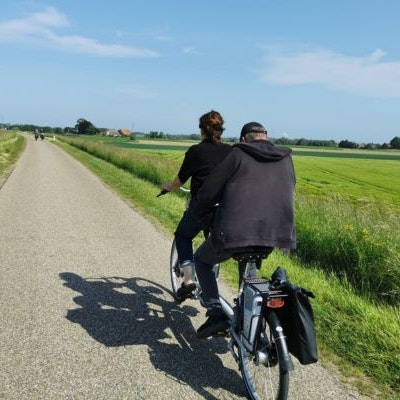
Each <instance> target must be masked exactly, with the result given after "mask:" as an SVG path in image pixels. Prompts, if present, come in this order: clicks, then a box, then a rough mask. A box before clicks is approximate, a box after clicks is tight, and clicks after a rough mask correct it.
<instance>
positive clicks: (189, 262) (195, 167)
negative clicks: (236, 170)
mask: <svg viewBox="0 0 400 400" xmlns="http://www.w3.org/2000/svg"><path fill="white" fill-rule="evenodd" d="M223 124H224V120H223V118H222V116H221V114H220V113H219V112H217V111H214V110H211V111H210V112H208V113H206V114H204V115H202V116H201V117H200V120H199V128H200V130H201V138H202V141H201V142H200V143H198V144H195V145H193V146H191V147H190V148H189V149H188V150H187V152H186V153H185V157H184V160H183V163H182V165H181V167H180V170H179V172H178V175H177V176H176V177H175V179H174V180H173V181H172V182H165V183H163V185H162V186H161V188H162V189H163V190H166V191H168V192H170V191H172V190H176V189H178V188H179V187H181V186H182V185H183V184H184V183H185V182H187V181H188V180H189V178H191V182H190V195H191V199H192V200H193V199H194V198H195V196H196V194H197V192H198V190H199V189H200V187H201V186H202V185H203V183H204V181H205V179H206V177H207V176H208V175H209V174H210V172H211V171H212V170H213V169H214V168H215V167H216V166H217V165H218V164H219V163H220V162H221V161H222V160H223V159H224V158H225V157H226V156H227V155H228V153H229V151H230V149H231V146H230V145H228V144H225V143H222V142H221V136H222V133H223V131H224V130H225V128H224V127H223ZM192 200H191V201H190V203H189V206H188V208H187V210H186V211H185V212H184V214H183V216H182V219H181V220H180V222H179V224H178V227H177V229H176V231H175V241H176V249H177V252H178V260H179V264H180V266H181V268H182V270H183V273H184V282H183V283H182V286H181V287H180V288H179V289H178V291H177V294H176V297H177V299H178V301H179V302H182V301H184V300H185V299H186V298H188V297H190V295H191V293H192V292H193V290H194V289H196V285H195V283H194V282H193V271H194V261H193V246H192V243H193V238H194V237H195V236H196V235H197V234H198V233H199V232H200V231H201V230H202V229H204V228H205V226H204V220H202V222H200V221H199V220H198V219H197V218H194V216H193V214H192V204H193V201H192Z"/></svg>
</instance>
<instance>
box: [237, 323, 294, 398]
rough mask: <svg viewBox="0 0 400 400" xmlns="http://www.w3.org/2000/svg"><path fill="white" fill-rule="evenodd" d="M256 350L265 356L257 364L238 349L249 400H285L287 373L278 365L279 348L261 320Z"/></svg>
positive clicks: (266, 324)
mask: <svg viewBox="0 0 400 400" xmlns="http://www.w3.org/2000/svg"><path fill="white" fill-rule="evenodd" d="M256 347H257V349H258V350H259V351H262V352H263V353H264V354H266V355H267V357H266V360H265V361H264V363H263V362H257V359H256V356H255V355H254V354H251V353H249V352H247V351H243V350H241V349H239V363H240V370H241V374H242V378H243V382H244V384H245V386H246V390H247V393H248V395H249V398H250V399H251V400H286V399H287V397H288V393H289V372H288V371H285V370H284V368H281V367H280V365H279V359H280V358H281V356H280V354H279V348H278V347H277V346H276V345H275V339H274V335H273V332H272V329H271V328H270V326H269V324H268V323H267V321H266V320H265V318H264V319H263V321H262V323H261V324H260V333H259V334H258V342H257V346H256Z"/></svg>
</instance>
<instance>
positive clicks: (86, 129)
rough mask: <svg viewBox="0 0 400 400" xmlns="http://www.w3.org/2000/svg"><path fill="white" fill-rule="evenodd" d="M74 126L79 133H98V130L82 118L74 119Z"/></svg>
mask: <svg viewBox="0 0 400 400" xmlns="http://www.w3.org/2000/svg"><path fill="white" fill-rule="evenodd" d="M75 128H76V129H77V130H78V133H79V134H80V135H95V134H96V133H99V130H98V129H97V128H96V127H95V126H94V125H93V124H92V123H91V122H90V121H87V120H86V119H84V118H79V119H78V120H77V121H76V125H75Z"/></svg>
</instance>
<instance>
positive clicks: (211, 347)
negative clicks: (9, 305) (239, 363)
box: [60, 272, 245, 400]
mask: <svg viewBox="0 0 400 400" xmlns="http://www.w3.org/2000/svg"><path fill="white" fill-rule="evenodd" d="M60 278H61V279H62V280H63V281H64V286H66V287H68V288H70V289H72V290H74V291H75V292H78V293H80V295H78V296H76V297H74V299H73V300H74V302H75V303H76V304H77V305H79V306H80V307H79V308H75V309H72V310H68V312H67V316H66V318H67V319H68V320H69V321H71V322H74V323H78V324H80V325H81V326H82V327H83V328H84V329H85V330H86V331H87V332H88V334H89V335H90V336H91V337H93V338H94V339H95V340H97V341H98V342H100V343H102V344H104V345H105V346H108V347H115V346H128V345H147V346H148V352H149V359H150V361H151V362H152V364H153V365H154V367H155V368H156V369H157V370H159V371H163V372H164V373H165V374H167V375H168V376H170V377H171V378H172V379H174V380H177V381H179V382H182V383H183V384H186V385H188V386H190V387H191V388H193V390H195V391H197V392H198V393H199V394H200V395H201V396H202V397H203V398H204V399H208V400H215V399H216V397H215V396H214V395H212V394H211V393H209V392H208V391H207V388H208V387H212V388H214V389H224V390H226V391H229V392H231V393H234V394H236V395H239V396H240V395H243V396H244V395H245V393H244V388H243V383H242V381H241V379H240V376H239V374H238V372H236V371H235V370H232V369H229V368H226V367H225V366H224V365H223V364H222V362H221V360H220V358H219V357H218V356H217V354H222V353H225V352H226V351H227V345H226V340H225V339H223V338H213V339H211V340H205V341H204V340H198V339H196V331H195V329H194V327H193V325H192V323H191V321H190V317H191V316H195V315H196V314H197V313H198V310H197V309H196V308H194V307H192V306H190V305H181V306H178V305H177V304H176V303H175V302H174V301H173V300H172V296H171V294H170V291H169V290H168V289H166V288H165V287H163V286H161V285H159V284H157V283H154V282H152V281H149V280H147V279H144V278H138V277H136V278H121V277H102V278H82V277H81V276H79V275H77V274H74V273H71V272H63V273H61V274H60Z"/></svg>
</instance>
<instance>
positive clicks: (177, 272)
mask: <svg viewBox="0 0 400 400" xmlns="http://www.w3.org/2000/svg"><path fill="white" fill-rule="evenodd" d="M169 272H170V276H171V287H172V293H173V295H174V297H176V291H177V290H178V289H179V288H180V287H181V285H182V282H183V271H182V269H181V268H180V267H179V260H178V252H177V250H176V243H175V239H174V241H173V242H172V246H171V255H170V259H169Z"/></svg>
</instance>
